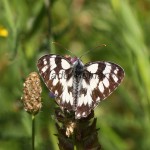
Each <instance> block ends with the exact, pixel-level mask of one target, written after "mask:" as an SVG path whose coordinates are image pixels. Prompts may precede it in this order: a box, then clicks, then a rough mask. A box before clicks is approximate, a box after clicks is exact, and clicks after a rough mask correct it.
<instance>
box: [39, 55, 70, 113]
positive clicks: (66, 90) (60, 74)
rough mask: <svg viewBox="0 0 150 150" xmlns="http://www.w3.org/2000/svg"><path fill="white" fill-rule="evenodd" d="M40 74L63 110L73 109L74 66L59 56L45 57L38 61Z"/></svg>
mask: <svg viewBox="0 0 150 150" xmlns="http://www.w3.org/2000/svg"><path fill="white" fill-rule="evenodd" d="M37 67H38V70H39V73H40V75H41V77H42V78H43V80H44V82H45V84H46V86H47V87H48V89H49V90H50V91H51V92H52V93H53V94H54V95H55V96H56V102H57V103H58V104H59V105H60V107H61V108H62V109H64V108H67V109H68V110H71V109H72V105H73V96H72V93H71V92H70V91H72V89H71V88H72V84H73V77H72V64H71V63H70V62H69V61H68V60H67V59H66V58H64V57H62V56H59V55H53V54H51V55H45V56H43V57H41V58H40V59H39V60H38V64H37Z"/></svg>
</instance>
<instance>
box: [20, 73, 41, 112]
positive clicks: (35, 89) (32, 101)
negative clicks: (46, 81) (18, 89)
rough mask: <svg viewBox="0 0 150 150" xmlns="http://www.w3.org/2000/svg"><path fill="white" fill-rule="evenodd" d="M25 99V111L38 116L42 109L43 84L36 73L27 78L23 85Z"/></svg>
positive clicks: (23, 98)
mask: <svg viewBox="0 0 150 150" xmlns="http://www.w3.org/2000/svg"><path fill="white" fill-rule="evenodd" d="M23 86H24V89H23V97H22V101H23V103H24V109H25V111H27V112H28V113H30V114H34V115H35V114H37V113H38V112H39V110H40V109H41V107H42V104H41V92H42V88H41V83H40V79H39V76H38V74H37V73H36V72H32V73H30V74H29V76H28V77H27V78H26V81H25V82H24V84H23Z"/></svg>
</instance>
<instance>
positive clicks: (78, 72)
mask: <svg viewBox="0 0 150 150" xmlns="http://www.w3.org/2000/svg"><path fill="white" fill-rule="evenodd" d="M73 68H74V71H75V74H76V75H81V74H82V73H83V70H84V65H83V63H82V61H81V60H80V59H79V58H77V60H76V61H75V62H74V63H73Z"/></svg>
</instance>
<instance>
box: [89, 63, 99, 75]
mask: <svg viewBox="0 0 150 150" xmlns="http://www.w3.org/2000/svg"><path fill="white" fill-rule="evenodd" d="M87 70H88V71H89V72H91V73H96V72H97V70H98V64H92V65H90V66H88V67H87Z"/></svg>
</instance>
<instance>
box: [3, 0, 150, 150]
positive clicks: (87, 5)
mask: <svg viewBox="0 0 150 150" xmlns="http://www.w3.org/2000/svg"><path fill="white" fill-rule="evenodd" d="M149 36H150V0H108V1H106V0H72V1H70V0H20V1H18V0H0V150H10V149H11V150H26V149H31V116H30V115H29V114H27V113H26V112H25V111H24V109H23V107H22V103H21V102H20V97H21V96H22V93H23V92H22V90H23V82H24V80H25V78H26V77H27V76H28V74H29V73H30V72H33V71H37V68H36V62H37V60H38V58H39V57H40V56H42V55H43V54H46V53H56V54H61V55H66V54H67V55H68V54H69V52H67V51H66V50H64V49H62V48H61V47H56V46H55V45H53V44H51V42H52V41H56V42H59V43H61V44H62V45H63V46H64V47H66V48H67V49H69V50H71V51H73V52H74V53H75V54H76V55H77V56H81V54H82V53H83V52H85V51H87V50H89V49H91V48H94V47H96V46H98V45H100V44H103V43H105V44H106V45H107V46H106V47H103V48H98V49H96V50H94V51H93V52H91V53H89V54H87V55H86V56H84V57H83V58H82V60H83V62H84V63H86V62H89V61H97V60H106V61H112V62H115V63H117V64H119V65H121V66H122V67H123V68H124V70H125V73H126V76H125V79H124V81H123V83H122V84H121V86H119V88H118V89H117V90H116V91H115V92H114V93H113V94H112V95H111V96H110V97H108V98H107V100H105V101H103V102H101V103H100V104H99V106H98V107H97V108H96V109H95V116H96V117H97V119H98V123H97V127H98V128H100V130H99V140H100V143H101V145H102V147H103V149H104V150H150V52H149V51H150V50H149V47H150V37H149ZM69 55H70V54H69ZM42 87H43V93H42V101H43V107H42V110H41V112H40V113H39V114H38V115H37V116H36V150H46V149H49V150H57V149H58V146H57V142H58V141H57V138H56V137H55V136H54V134H55V133H57V131H56V129H55V120H53V119H52V115H53V114H54V107H55V103H54V100H53V99H50V98H49V96H48V93H49V91H48V89H47V88H46V87H45V85H44V84H43V83H42Z"/></svg>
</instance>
